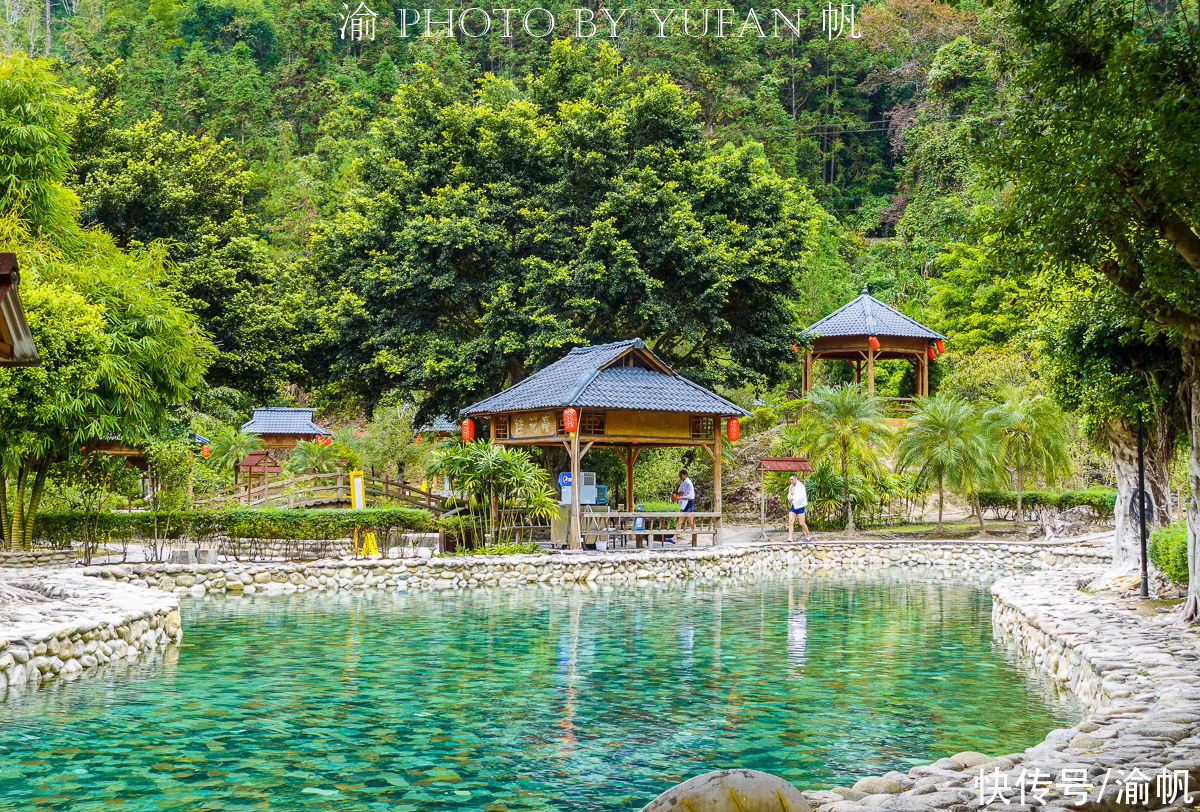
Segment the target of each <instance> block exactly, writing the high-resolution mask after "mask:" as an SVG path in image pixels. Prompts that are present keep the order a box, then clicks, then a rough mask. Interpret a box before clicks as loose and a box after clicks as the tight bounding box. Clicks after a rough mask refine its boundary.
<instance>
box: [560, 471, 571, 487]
mask: <svg viewBox="0 0 1200 812" xmlns="http://www.w3.org/2000/svg"><path fill="white" fill-rule="evenodd" d="M558 484H559V485H562V486H563V487H564V488H565V487H567V486H568V485H570V484H571V474H570V472H568V471H563V472H562V473H561V474H559V475H558Z"/></svg>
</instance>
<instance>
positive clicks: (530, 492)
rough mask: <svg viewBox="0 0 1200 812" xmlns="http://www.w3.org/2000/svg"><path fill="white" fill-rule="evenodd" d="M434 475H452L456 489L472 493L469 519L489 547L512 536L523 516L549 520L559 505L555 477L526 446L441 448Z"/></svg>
mask: <svg viewBox="0 0 1200 812" xmlns="http://www.w3.org/2000/svg"><path fill="white" fill-rule="evenodd" d="M430 471H431V473H434V474H444V475H446V476H449V477H450V479H451V481H452V483H453V485H454V487H455V489H456V490H461V491H465V492H466V493H467V495H468V496H467V513H468V521H469V522H470V524H471V527H472V529H473V531H474V534H475V536H476V538H481V539H484V540H485V543H486V540H487V539H489V538H490V539H491V540H492V542H493V543H499V542H500V540H501V539H502V538H503V537H504V536H505V533H506V532H515V531H516V521H517V518H518V515H517V514H519V513H524V514H526V515H529V516H533V517H537V518H549V517H550V515H551V514H552V513H553V512H554V509H555V507H556V506H557V505H556V503H555V499H554V489H553V488H552V487H551V484H550V475H549V474H548V473H547V472H546V470H545V469H544V468H542V467H541V466H540V465H538V464H537V463H535V462H534V461H533V458H532V457H531V456H530V455H529V452H528V451H527V450H526V449H523V448H509V447H506V446H500V445H492V444H491V443H489V442H488V441H487V440H482V439H480V440H476V441H474V442H472V443H464V444H459V443H454V444H450V445H447V446H446V447H444V448H443V449H441V451H440V453H439V454H438V457H437V459H436V460H435V461H434V463H433V465H432V466H431V467H430ZM505 511H507V512H508V515H509V519H508V526H507V527H506V525H505Z"/></svg>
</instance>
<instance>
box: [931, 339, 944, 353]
mask: <svg viewBox="0 0 1200 812" xmlns="http://www.w3.org/2000/svg"><path fill="white" fill-rule="evenodd" d="M934 346H935V347H937V351H938V355H941V354H942V353H944V352H945V351H946V345H945V344H943V343H942V340H941V339H940V338H939V339H938V340H937V341H935V342H934Z"/></svg>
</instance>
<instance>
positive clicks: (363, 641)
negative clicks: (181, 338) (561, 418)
mask: <svg viewBox="0 0 1200 812" xmlns="http://www.w3.org/2000/svg"><path fill="white" fill-rule="evenodd" d="M990 608H991V602H990V597H989V596H988V595H987V593H986V592H985V591H983V590H981V589H979V588H977V587H971V586H966V585H962V584H955V583H947V582H943V581H929V582H921V581H912V580H909V581H882V580H856V579H844V580H832V579H813V578H787V577H779V578H775V579H765V580H748V581H743V582H720V583H707V584H705V583H695V582H691V583H686V584H649V585H639V586H630V587H617V586H604V585H599V586H592V587H534V588H528V589H519V590H511V589H509V590H477V591H474V592H471V593H463V594H460V593H449V592H438V593H413V594H398V595H387V594H372V595H364V594H354V593H336V594H324V595H312V594H308V595H293V596H279V597H270V598H267V597H263V596H254V597H252V598H219V597H214V598H208V599H202V600H198V601H192V602H188V603H187V604H185V606H184V615H185V627H186V631H185V638H184V643H183V644H182V646H180V647H173V648H172V649H170V650H168V651H167V652H166V653H164V654H160V655H159V656H157V657H155V658H153V659H152V660H150V661H148V662H146V663H143V664H140V665H138V666H135V667H132V668H123V669H110V670H108V671H106V672H104V673H103V674H101V675H100V676H99V678H98V679H92V680H86V681H82V682H78V683H76V684H73V685H61V684H60V685H58V686H55V684H54V683H51V684H50V685H51V686H52V687H50V688H49V689H47V690H42V691H38V692H36V693H32V694H26V695H25V696H24V697H21V698H20V699H19V700H16V701H13V702H9V703H7V705H6V706H4V707H3V708H2V709H0V747H2V748H3V751H4V752H5V753H6V755H8V756H9V757H8V758H7V759H5V760H4V761H3V762H0V797H4V798H5V799H6V800H7V801H9V802H10V803H12V804H13V805H15V806H21V805H26V806H40V807H45V808H64V809H65V808H84V807H80V806H73V805H72V804H78V803H79V800H80V799H81V798H88V799H89V800H90V801H93V802H94V804H95V808H102V807H104V806H105V804H106V803H108V802H116V801H117V800H121V801H123V802H124V806H125V807H126V808H131V809H155V810H159V809H194V808H197V807H198V806H200V805H201V804H204V805H209V806H217V807H221V808H240V807H249V806H255V805H265V806H268V807H271V808H281V809H296V808H309V807H311V808H314V809H319V808H330V807H331V806H338V807H346V808H387V809H400V810H404V809H411V810H425V809H431V808H437V809H451V810H453V809H464V810H466V809H471V810H478V809H489V810H501V809H503V810H534V809H537V810H542V809H546V810H549V809H562V808H566V807H568V806H571V807H578V808H588V809H613V810H616V809H629V808H637V806H639V805H640V804H641V803H644V802H645V801H646V800H647V799H649V798H651V797H653V796H654V795H655V794H657V793H658V792H659V791H661V790H662V789H664V788H665V787H667V786H669V785H670V784H672V783H674V782H676V781H679V780H682V779H684V778H686V777H688V776H690V775H693V774H695V773H698V772H702V771H705V770H708V769H713V768H716V767H729V766H744V767H753V768H757V769H763V770H767V771H771V772H777V773H780V774H782V775H785V776H786V777H788V778H789V779H791V780H793V781H795V782H797V783H798V784H801V785H807V786H821V785H829V784H832V783H837V782H839V781H842V780H846V779H847V778H852V777H854V776H856V775H861V774H863V773H866V772H882V771H886V770H888V769H892V768H900V769H903V768H906V767H907V766H908V765H910V764H912V763H916V762H924V761H929V760H932V759H934V758H937V757H940V756H942V755H946V754H948V753H951V752H956V751H958V750H964V749H978V750H984V751H992V752H996V751H1000V750H1004V751H1011V750H1015V749H1021V748H1023V747H1025V746H1027V745H1028V744H1031V743H1033V742H1034V741H1036V740H1038V739H1040V738H1041V737H1042V736H1043V735H1044V734H1045V732H1046V731H1047V730H1049V729H1050V728H1052V727H1056V726H1059V725H1060V724H1063V723H1065V722H1069V721H1071V720H1072V719H1074V718H1076V714H1077V713H1078V710H1077V708H1075V707H1074V706H1072V705H1071V704H1069V703H1063V702H1059V701H1058V700H1057V699H1056V698H1055V696H1054V695H1053V692H1052V691H1050V690H1049V689H1048V688H1047V687H1046V683H1045V682H1044V681H1042V680H1040V679H1039V678H1037V677H1035V676H1033V675H1032V674H1030V673H1029V672H1027V671H1025V670H1023V669H1022V668H1021V667H1020V666H1019V665H1018V664H1016V663H1014V662H1010V661H1009V660H1007V659H1006V658H1005V657H1004V656H1002V653H1001V652H998V651H997V650H995V649H994V647H993V643H992V639H991V623H990Z"/></svg>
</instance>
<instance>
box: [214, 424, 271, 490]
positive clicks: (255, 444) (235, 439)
mask: <svg viewBox="0 0 1200 812" xmlns="http://www.w3.org/2000/svg"><path fill="white" fill-rule="evenodd" d="M211 439H212V442H211V443H210V449H209V458H208V460H209V463H210V464H211V465H213V466H215V467H216V468H217V469H218V470H220V471H224V472H226V473H228V472H230V471H232V472H233V481H234V482H235V483H236V482H237V473H238V472H237V464H238V463H239V462H241V461H242V460H244V459H246V455H247V454H249V453H250V452H251V451H258V450H260V449H261V448H262V447H263V441H262V437H260V436H259V435H257V434H251V433H250V432H247V431H240V430H239V429H235V428H234V427H233V426H221V427H220V428H219V429H218V430H217V431H215V432H213V436H212V438H211Z"/></svg>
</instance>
